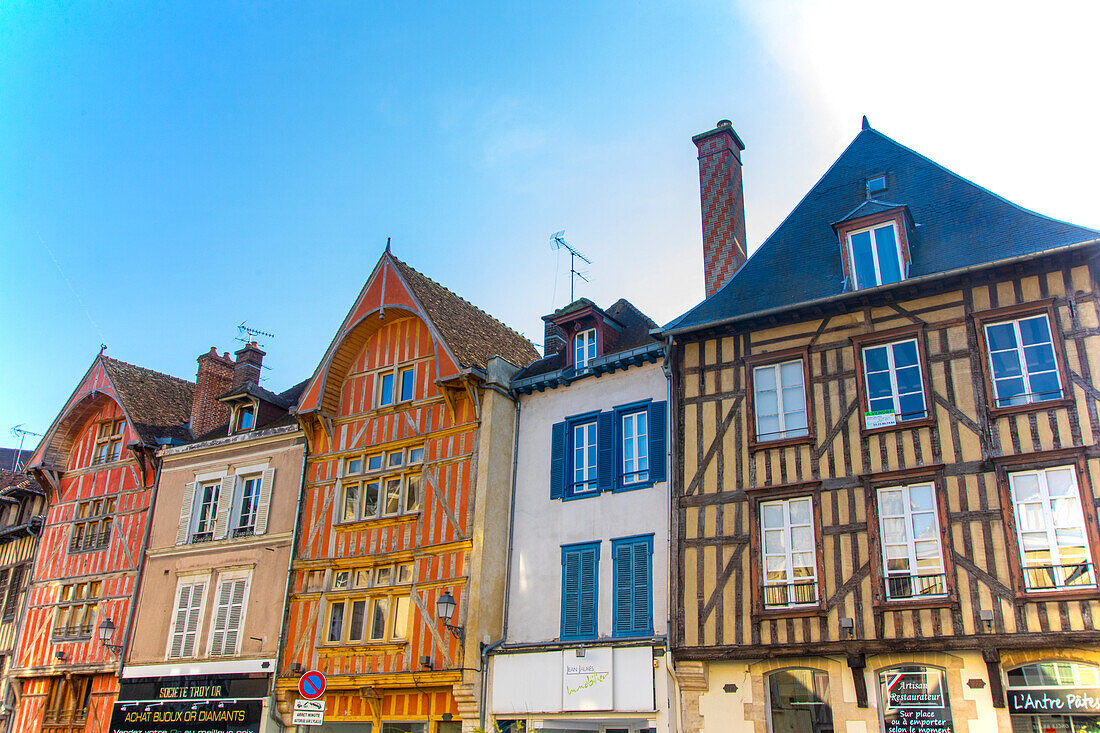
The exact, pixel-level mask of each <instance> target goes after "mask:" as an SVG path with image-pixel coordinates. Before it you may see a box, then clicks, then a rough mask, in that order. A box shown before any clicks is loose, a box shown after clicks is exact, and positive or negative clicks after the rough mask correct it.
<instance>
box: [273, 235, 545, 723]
mask: <svg viewBox="0 0 1100 733" xmlns="http://www.w3.org/2000/svg"><path fill="white" fill-rule="evenodd" d="M537 357H538V354H537V352H536V351H535V349H534V347H533V346H532V345H531V344H530V343H529V342H528V341H527V340H526V339H524V338H523V337H522V336H520V335H519V334H517V333H516V332H514V331H512V330H511V329H509V328H507V327H506V326H504V325H503V324H502V323H500V322H499V321H497V320H495V319H493V318H492V317H490V316H489V315H488V314H486V313H485V312H483V311H481V310H480V309H478V308H476V307H474V306H473V305H471V304H470V303H468V302H467V301H465V300H463V299H461V298H459V297H458V296H456V295H455V294H454V293H452V292H451V291H449V290H447V289H446V288H444V287H442V286H440V285H439V284H438V283H436V282H434V281H432V280H431V279H429V278H427V277H425V276H424V275H422V274H420V273H419V272H417V271H416V270H414V269H412V268H411V267H409V266H408V265H406V264H405V263H403V262H401V261H400V260H398V259H397V258H396V257H394V256H393V255H392V254H391V253H390V252H389V250H388V249H387V250H386V252H385V253H384V254H383V255H382V258H381V259H380V260H379V262H378V264H377V265H376V266H375V268H374V270H373V272H372V273H371V275H370V277H369V278H368V280H367V282H366V285H365V286H364V287H363V289H362V291H361V293H360V294H359V297H358V298H357V299H356V301H355V304H354V305H353V307H352V309H351V311H350V312H349V314H348V316H347V317H346V318H345V320H344V322H343V324H342V325H341V326H340V329H339V330H338V332H337V334H336V337H335V338H334V339H333V342H332V344H331V346H330V347H329V349H328V351H327V353H326V354H325V357H324V359H323V361H322V362H321V364H320V366H319V367H318V368H317V371H316V373H315V374H314V376H313V378H312V379H311V380H310V382H309V384H308V386H307V387H306V390H305V392H304V394H303V396H302V398H301V400H300V402H299V404H298V416H299V420H300V422H301V424H302V426H303V428H304V430H305V432H306V436H307V440H308V459H307V462H306V469H305V474H306V475H305V478H304V490H303V496H302V500H301V507H300V514H299V527H298V535H297V536H298V542H297V547H296V551H295V559H294V562H293V569H292V581H291V589H290V591H291V592H290V598H289V603H288V612H287V618H286V621H285V629H284V637H285V644H284V647H283V656H282V659H281V663H280V670H279V672H280V675H281V677H280V679H279V681H278V684H277V693H278V697H279V709H280V711H281V712H282V714H283V716H284V717H285V718H287V719H289V718H290V711H291V709H292V707H293V701H294V699H295V698H296V697H297V695H298V693H297V682H298V678H299V677H300V675H301V673H302V672H303V671H306V670H309V669H319V670H321V671H322V672H324V673H325V674H326V675H327V676H328V690H329V691H328V692H327V693H326V694H325V697H324V699H325V703H326V717H325V721H326V724H330V723H335V724H342V725H343V726H344V727H341V728H340V730H347V731H353V730H359V729H361V730H364V731H365V730H375V731H379V730H381V731H386V730H400V731H412V732H414V733H437V731H438V732H442V731H451V730H459V729H464V730H472V729H473V728H474V727H476V726H477V725H479V723H480V720H479V716H480V712H481V711H480V707H481V705H480V702H481V684H482V676H481V667H482V659H481V647H480V643H481V642H482V641H483V639H484V638H490V639H492V640H496V639H499V637H500V635H501V629H502V623H503V617H502V609H501V606H502V601H503V594H504V579H505V573H506V553H507V544H508V542H507V539H508V538H507V509H508V504H509V496H510V494H509V491H510V480H511V449H512V442H513V435H514V433H513V430H514V421H515V407H514V404H513V402H512V400H511V398H510V396H509V394H508V392H507V384H508V380H509V379H510V377H511V375H512V374H514V373H515V371H516V370H517V369H518V368H519V367H523V366H526V365H527V364H528V363H530V362H532V361H534V360H535V359H536V358H537ZM441 600H442V601H443V603H440V601H441ZM448 601H451V603H450V604H448ZM448 608H451V609H453V612H452V613H453V615H451V616H450V618H449V619H446V616H447V613H446V611H447V610H448ZM441 610H442V611H444V614H443V616H444V618H440V617H439V612H440V611H441ZM356 723H358V724H359V725H356ZM372 725H373V728H371V726H372Z"/></svg>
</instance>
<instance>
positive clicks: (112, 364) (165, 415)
mask: <svg viewBox="0 0 1100 733" xmlns="http://www.w3.org/2000/svg"><path fill="white" fill-rule="evenodd" d="M100 358H101V359H102V360H103V368H104V369H106V370H107V374H108V376H110V378H111V383H112V384H113V385H114V387H115V390H117V392H118V397H119V400H120V401H121V402H122V406H123V408H124V409H125V410H126V414H127V415H128V416H129V418H130V422H131V424H132V425H133V428H134V430H136V431H137V433H138V435H140V436H141V439H142V441H143V442H145V443H147V444H150V445H156V443H157V440H158V439H159V438H174V439H176V440H181V441H188V440H190V439H191V433H190V431H188V429H187V422H188V421H189V420H190V419H191V400H192V398H193V396H194V394H195V384H194V382H188V381H187V380H185V379H179V378H178V377H170V376H168V375H167V374H161V373H160V372H154V371H153V370H152V369H146V368H144V367H139V366H134V365H133V364H127V363H126V362H124V361H119V360H118V359H112V358H110V357H106V356H101V357H100Z"/></svg>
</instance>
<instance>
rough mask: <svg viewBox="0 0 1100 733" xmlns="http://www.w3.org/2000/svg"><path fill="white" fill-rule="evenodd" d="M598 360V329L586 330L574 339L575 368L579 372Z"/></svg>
mask: <svg viewBox="0 0 1100 733" xmlns="http://www.w3.org/2000/svg"><path fill="white" fill-rule="evenodd" d="M595 358H596V329H594V328H586V329H585V330H583V331H580V332H578V333H577V335H576V336H574V337H573V366H574V367H575V368H576V370H577V371H580V370H581V369H585V368H587V367H588V362H590V361H592V360H593V359H595Z"/></svg>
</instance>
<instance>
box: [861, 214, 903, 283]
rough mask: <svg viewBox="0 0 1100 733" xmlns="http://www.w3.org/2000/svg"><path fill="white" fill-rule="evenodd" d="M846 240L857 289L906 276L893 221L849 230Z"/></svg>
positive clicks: (895, 280) (894, 280)
mask: <svg viewBox="0 0 1100 733" xmlns="http://www.w3.org/2000/svg"><path fill="white" fill-rule="evenodd" d="M847 240H848V262H849V263H851V267H852V281H853V283H854V285H855V289H856V290H862V289H863V288H871V287H874V286H876V285H886V284H888V283H896V282H898V281H900V280H902V279H903V278H904V277H905V274H904V273H903V272H902V269H903V265H902V262H903V260H902V255H901V246H900V244H899V242H898V232H897V225H896V224H895V223H894V222H890V223H889V224H883V225H879V226H874V227H869V228H867V229H860V230H857V231H854V232H850V233H849V234H848V235H847Z"/></svg>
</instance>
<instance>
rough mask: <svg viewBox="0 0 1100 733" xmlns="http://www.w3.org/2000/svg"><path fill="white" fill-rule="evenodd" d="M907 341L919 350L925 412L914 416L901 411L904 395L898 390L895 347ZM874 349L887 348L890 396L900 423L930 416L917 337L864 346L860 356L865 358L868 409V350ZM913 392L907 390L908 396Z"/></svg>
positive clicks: (864, 385) (869, 387) (864, 383)
mask: <svg viewBox="0 0 1100 733" xmlns="http://www.w3.org/2000/svg"><path fill="white" fill-rule="evenodd" d="M907 343H912V344H913V346H914V347H915V348H916V350H917V377H918V383H919V384H920V396H921V402H922V403H923V404H924V413H923V414H921V415H914V416H913V417H905V416H904V415H903V414H902V412H901V398H902V395H901V394H900V393H899V390H898V368H897V364H896V363H895V362H894V347H895V346H900V345H901V344H907ZM872 349H886V365H887V366H886V370H887V373H888V374H889V375H890V396H891V398H892V400H893V405H894V415H895V416H897V421H898V422H899V423H900V422H908V421H909V420H921V419H924V418H926V417H928V414H929V412H928V395H927V394H925V390H924V365H923V364H921V350H920V343H919V342H918V341H917V340H916V339H915V338H909V339H901V340H899V341H890V342H889V343H884V344H868V345H866V346H864V347H863V349H862V350H861V352H860V358H861V359H862V360H863V391H864V394H865V396H866V398H867V410H868V411H871V383H870V378H871V370H870V369H869V368H868V366H867V352H868V351H870V350H872ZM906 368H908V367H906ZM881 373H882V372H875V374H881ZM911 394H916V392H906V396H908V395H911Z"/></svg>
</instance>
